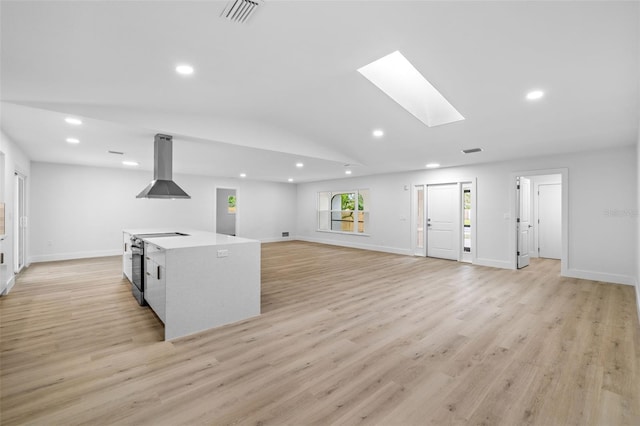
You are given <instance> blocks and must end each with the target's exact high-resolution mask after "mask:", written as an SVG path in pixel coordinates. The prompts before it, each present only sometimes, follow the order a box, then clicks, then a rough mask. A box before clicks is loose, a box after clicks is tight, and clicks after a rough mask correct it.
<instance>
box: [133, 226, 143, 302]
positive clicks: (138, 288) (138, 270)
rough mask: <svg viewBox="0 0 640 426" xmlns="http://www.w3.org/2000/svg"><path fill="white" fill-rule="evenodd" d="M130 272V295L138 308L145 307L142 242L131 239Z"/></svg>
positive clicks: (137, 239) (134, 238)
mask: <svg viewBox="0 0 640 426" xmlns="http://www.w3.org/2000/svg"><path fill="white" fill-rule="evenodd" d="M131 254H132V256H131V257H132V266H131V268H132V270H131V277H132V279H133V282H132V284H131V293H133V297H135V299H136V300H137V301H138V303H139V304H140V306H143V305H146V302H145V300H144V241H142V240H141V239H140V238H137V237H135V236H133V237H131Z"/></svg>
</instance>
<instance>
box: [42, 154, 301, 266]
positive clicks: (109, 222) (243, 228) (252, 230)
mask: <svg viewBox="0 0 640 426" xmlns="http://www.w3.org/2000/svg"><path fill="white" fill-rule="evenodd" d="M151 179H152V173H151V172H149V171H134V170H124V169H109V168H97V167H84V166H73V165H63V164H52V163H41V162H33V163H32V165H31V179H30V180H31V188H30V199H31V234H30V235H31V244H30V247H31V250H30V256H31V261H33V262H39V261H48V260H61V259H72V258H82V257H94V256H106V255H115V254H118V253H120V252H121V245H122V233H121V232H122V229H123V228H147V227H171V226H176V227H186V228H195V229H202V230H208V231H211V232H215V223H216V216H215V214H216V213H215V211H216V208H215V206H216V187H230V188H237V189H238V193H237V195H238V213H237V214H238V229H237V233H238V235H239V236H242V237H247V238H254V239H258V240H261V241H277V240H280V236H281V232H282V231H290V232H291V235H295V228H294V226H295V208H289V206H293V207H295V200H296V189H295V187H294V186H293V185H290V184H280V183H265V182H256V181H247V180H239V179H222V178H210V177H204V176H191V175H179V174H178V175H175V176H174V180H175V181H176V183H178V185H180V187H181V188H183V189H184V190H185V191H186V192H187V193H188V194H189V195H190V196H191V199H189V200H158V199H137V198H136V195H137V194H138V193H139V192H140V191H141V190H142V189H143V188H144V187H145V186H146V185H147V184H148V183H149V182H150V181H151Z"/></svg>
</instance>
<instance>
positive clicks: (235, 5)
mask: <svg viewBox="0 0 640 426" xmlns="http://www.w3.org/2000/svg"><path fill="white" fill-rule="evenodd" d="M260 4H261V2H260V0H229V3H227V5H226V6H225V8H224V10H223V11H222V15H220V16H221V17H222V18H224V19H227V20H229V21H232V22H238V23H240V24H243V23H245V22H247V19H249V17H251V15H253V13H254V12H255V11H256V9H257V8H258V6H260Z"/></svg>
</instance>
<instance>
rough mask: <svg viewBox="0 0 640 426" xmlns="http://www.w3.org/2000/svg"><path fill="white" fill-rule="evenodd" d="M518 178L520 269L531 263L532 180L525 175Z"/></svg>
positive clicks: (517, 225)
mask: <svg viewBox="0 0 640 426" xmlns="http://www.w3.org/2000/svg"><path fill="white" fill-rule="evenodd" d="M517 179H518V181H517V185H516V193H517V199H518V203H517V206H518V211H517V212H516V215H517V217H516V227H517V235H518V244H517V256H518V269H520V268H524V267H525V266H527V265H529V247H530V236H531V180H530V179H528V178H525V177H519V178H517Z"/></svg>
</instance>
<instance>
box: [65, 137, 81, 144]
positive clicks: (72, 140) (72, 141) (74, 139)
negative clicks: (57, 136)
mask: <svg viewBox="0 0 640 426" xmlns="http://www.w3.org/2000/svg"><path fill="white" fill-rule="evenodd" d="M67 142H69V143H73V144H76V143H80V141H79V140H78V139H76V138H67Z"/></svg>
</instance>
